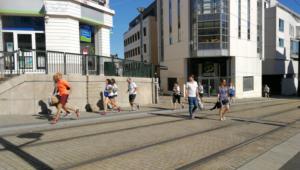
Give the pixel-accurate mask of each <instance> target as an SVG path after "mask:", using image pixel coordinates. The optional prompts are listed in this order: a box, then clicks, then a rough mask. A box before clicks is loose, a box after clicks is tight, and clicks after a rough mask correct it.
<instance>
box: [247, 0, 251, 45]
mask: <svg viewBox="0 0 300 170" xmlns="http://www.w3.org/2000/svg"><path fill="white" fill-rule="evenodd" d="M247 11H248V12H247V13H248V23H247V35H248V36H247V37H248V40H250V39H251V25H250V21H251V20H250V19H251V18H250V11H251V3H250V0H248V10H247Z"/></svg>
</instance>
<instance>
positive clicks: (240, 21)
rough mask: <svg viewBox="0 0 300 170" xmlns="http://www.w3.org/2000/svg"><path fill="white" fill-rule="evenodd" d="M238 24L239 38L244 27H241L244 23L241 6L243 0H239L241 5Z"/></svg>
mask: <svg viewBox="0 0 300 170" xmlns="http://www.w3.org/2000/svg"><path fill="white" fill-rule="evenodd" d="M238 10H239V11H238V15H239V16H238V20H239V21H238V24H239V26H238V34H239V38H241V36H242V31H241V29H242V27H241V25H242V17H241V13H242V7H241V0H239V7H238Z"/></svg>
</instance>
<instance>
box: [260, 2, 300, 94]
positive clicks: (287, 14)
mask: <svg viewBox="0 0 300 170" xmlns="http://www.w3.org/2000/svg"><path fill="white" fill-rule="evenodd" d="M265 8H266V12H265V25H266V34H265V41H266V43H265V60H264V61H263V84H267V85H268V86H270V88H271V93H272V94H283V95H296V94H297V88H298V74H299V73H298V67H299V63H298V60H299V57H298V55H299V54H298V53H299V39H300V36H299V34H297V33H298V32H299V31H297V29H299V25H300V15H299V14H298V13H296V12H294V11H292V10H291V9H289V8H288V7H286V6H284V5H283V4H281V3H279V2H277V1H276V0H270V1H267V2H266V5H265Z"/></svg>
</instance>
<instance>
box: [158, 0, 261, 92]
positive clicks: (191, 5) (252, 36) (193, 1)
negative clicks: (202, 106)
mask: <svg viewBox="0 0 300 170" xmlns="http://www.w3.org/2000/svg"><path fill="white" fill-rule="evenodd" d="M157 3H158V4H157V11H158V15H157V16H158V21H157V22H158V37H159V38H158V44H159V48H158V54H159V58H160V62H161V64H162V65H165V66H167V67H168V70H163V71H161V87H162V89H163V90H164V92H168V91H171V89H172V86H173V83H174V82H176V81H178V82H179V84H181V85H183V84H184V82H185V81H186V80H187V77H188V75H191V74H193V75H194V76H195V77H196V78H197V80H198V82H201V83H202V84H203V85H204V88H205V93H207V94H208V95H215V94H216V93H217V89H218V86H219V83H220V80H221V79H226V80H227V81H228V82H232V83H233V84H234V85H235V86H236V96H237V97H239V98H246V97H259V96H261V94H262V85H261V84H262V60H263V56H264V48H263V47H264V8H263V6H264V1H263V0H235V1H231V0H219V1H214V0H188V1H186V0H167V1H165V0H158V2H157Z"/></svg>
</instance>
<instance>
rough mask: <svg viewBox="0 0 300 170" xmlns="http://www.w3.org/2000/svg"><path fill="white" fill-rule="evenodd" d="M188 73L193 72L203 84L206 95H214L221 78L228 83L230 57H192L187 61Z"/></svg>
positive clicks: (229, 79)
mask: <svg viewBox="0 0 300 170" xmlns="http://www.w3.org/2000/svg"><path fill="white" fill-rule="evenodd" d="M188 63H189V64H188V68H189V69H188V74H189V75H190V74H193V75H195V77H196V78H197V81H198V83H199V84H200V83H201V84H202V85H203V88H204V93H205V95H206V96H215V95H217V93H218V87H219V85H220V82H221V80H223V79H225V80H227V82H228V83H229V82H230V81H231V80H232V78H231V58H229V57H218V58H192V59H189V61H188Z"/></svg>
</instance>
